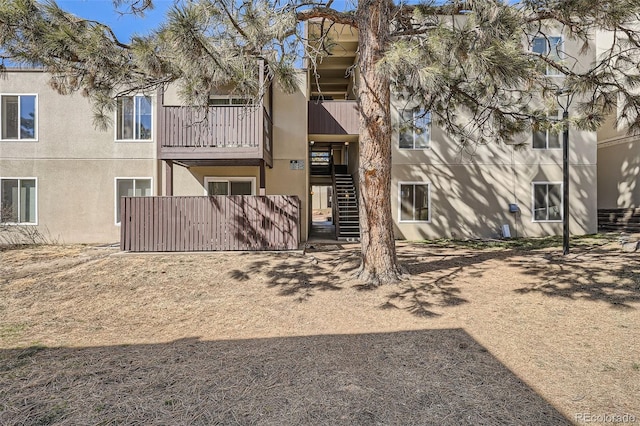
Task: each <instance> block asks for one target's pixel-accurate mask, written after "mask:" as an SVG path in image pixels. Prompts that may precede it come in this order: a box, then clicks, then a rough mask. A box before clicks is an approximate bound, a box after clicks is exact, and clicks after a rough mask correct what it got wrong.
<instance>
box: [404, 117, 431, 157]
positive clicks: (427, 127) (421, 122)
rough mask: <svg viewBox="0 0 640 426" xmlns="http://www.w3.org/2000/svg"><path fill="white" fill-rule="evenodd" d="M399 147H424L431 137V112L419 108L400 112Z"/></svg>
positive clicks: (427, 145)
mask: <svg viewBox="0 0 640 426" xmlns="http://www.w3.org/2000/svg"><path fill="white" fill-rule="evenodd" d="M400 119H401V123H400V145H399V146H400V148H401V149H426V148H429V141H430V139H431V113H429V112H427V111H425V110H423V109H419V108H413V109H405V110H402V111H401V112H400Z"/></svg>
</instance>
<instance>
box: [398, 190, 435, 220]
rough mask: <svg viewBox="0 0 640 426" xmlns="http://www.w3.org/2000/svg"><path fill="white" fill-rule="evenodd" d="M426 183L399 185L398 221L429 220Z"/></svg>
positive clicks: (428, 198)
mask: <svg viewBox="0 0 640 426" xmlns="http://www.w3.org/2000/svg"><path fill="white" fill-rule="evenodd" d="M429 186H430V185H429V184H428V183H400V221H411V222H429V221H430V220H431V215H430V204H431V197H430V195H429Z"/></svg>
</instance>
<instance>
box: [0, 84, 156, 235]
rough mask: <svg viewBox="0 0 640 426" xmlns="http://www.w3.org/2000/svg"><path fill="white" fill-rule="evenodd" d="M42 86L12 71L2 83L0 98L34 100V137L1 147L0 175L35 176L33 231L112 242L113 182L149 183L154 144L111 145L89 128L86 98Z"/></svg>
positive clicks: (104, 134) (111, 134) (110, 133)
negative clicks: (31, 96) (133, 179)
mask: <svg viewBox="0 0 640 426" xmlns="http://www.w3.org/2000/svg"><path fill="white" fill-rule="evenodd" d="M47 81H48V75H47V74H45V73H42V72H39V71H11V72H8V73H7V74H6V78H2V79H0V93H14V94H19V93H36V94H37V95H38V101H37V134H38V139H37V141H25V142H18V141H2V142H0V177H35V178H36V179H37V200H38V201H37V210H38V213H37V216H38V217H37V219H38V224H39V225H38V226H39V227H40V228H41V229H42V230H43V232H47V233H48V234H49V235H51V237H53V238H55V239H58V240H59V241H61V242H66V243H72V242H81V243H114V242H117V241H118V240H119V238H120V227H119V226H116V225H115V178H116V177H146V178H154V176H155V169H156V163H155V162H154V161H153V158H154V155H155V149H156V145H155V141H154V139H153V138H152V140H151V141H144V142H142V141H141V142H116V141H115V131H114V129H113V127H110V128H109V129H107V130H106V131H99V130H97V129H96V128H95V127H94V125H93V117H92V114H91V105H90V104H89V102H88V101H87V99H86V98H83V97H81V96H80V95H78V94H74V95H70V96H61V95H59V94H57V93H56V92H54V91H53V90H52V89H51V88H50V87H49V86H48V84H47ZM114 118H115V115H114ZM153 119H154V121H155V109H154V117H153ZM154 184H155V179H154Z"/></svg>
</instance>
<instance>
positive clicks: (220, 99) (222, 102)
mask: <svg viewBox="0 0 640 426" xmlns="http://www.w3.org/2000/svg"><path fill="white" fill-rule="evenodd" d="M229 105H233V106H236V105H253V100H252V99H249V98H232V97H226V96H216V97H213V98H209V106H229Z"/></svg>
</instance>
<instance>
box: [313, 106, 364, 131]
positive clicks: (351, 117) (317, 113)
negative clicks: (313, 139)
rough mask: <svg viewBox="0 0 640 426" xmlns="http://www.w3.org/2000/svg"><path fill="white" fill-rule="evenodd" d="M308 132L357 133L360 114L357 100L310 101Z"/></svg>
mask: <svg viewBox="0 0 640 426" xmlns="http://www.w3.org/2000/svg"><path fill="white" fill-rule="evenodd" d="M308 116H309V120H308V133H309V134H321V135H357V134H358V133H359V132H360V130H359V126H360V116H359V113H358V105H357V103H356V101H309V107H308Z"/></svg>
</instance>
